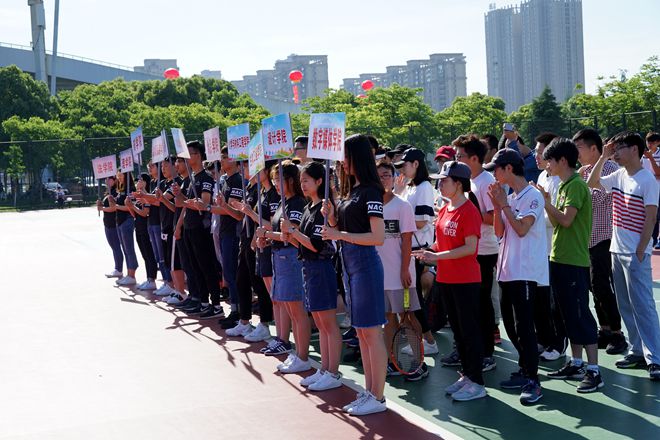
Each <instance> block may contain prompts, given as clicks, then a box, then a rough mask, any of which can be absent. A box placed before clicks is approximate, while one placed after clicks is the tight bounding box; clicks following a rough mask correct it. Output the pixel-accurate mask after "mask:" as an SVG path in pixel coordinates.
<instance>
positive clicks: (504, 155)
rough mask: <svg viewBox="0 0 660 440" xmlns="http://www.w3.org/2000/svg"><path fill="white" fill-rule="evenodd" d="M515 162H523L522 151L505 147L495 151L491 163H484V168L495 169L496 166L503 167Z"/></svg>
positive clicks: (487, 169)
mask: <svg viewBox="0 0 660 440" xmlns="http://www.w3.org/2000/svg"><path fill="white" fill-rule="evenodd" d="M515 164H521V165H522V164H523V158H522V156H521V155H520V153H518V152H517V151H516V150H514V149H511V148H503V149H501V150H499V151H498V152H497V153H495V156H493V159H491V161H490V163H487V164H486V165H484V170H486V171H493V170H494V169H495V167H498V166H500V167H503V166H506V165H515Z"/></svg>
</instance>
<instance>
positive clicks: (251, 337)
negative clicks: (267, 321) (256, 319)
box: [245, 322, 270, 342]
mask: <svg viewBox="0 0 660 440" xmlns="http://www.w3.org/2000/svg"><path fill="white" fill-rule="evenodd" d="M268 338H270V329H269V328H268V326H267V325H264V324H262V323H261V322H260V323H259V324H257V326H256V327H255V328H254V330H252V331H251V332H250V334H248V335H245V340H246V341H248V342H260V341H265V340H266V339H268Z"/></svg>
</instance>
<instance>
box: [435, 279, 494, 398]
mask: <svg viewBox="0 0 660 440" xmlns="http://www.w3.org/2000/svg"><path fill="white" fill-rule="evenodd" d="M438 288H439V289H440V295H442V299H443V300H444V302H445V308H446V309H447V315H448V316H449V324H450V325H451V329H452V331H453V332H454V342H455V343H456V350H458V354H459V355H460V357H461V367H462V368H463V374H465V375H466V376H467V377H468V378H469V379H470V380H471V381H472V382H474V383H478V384H479V385H483V384H484V379H483V374H482V371H481V369H482V368H483V360H484V351H483V343H482V341H481V340H482V337H481V328H480V324H479V316H480V311H479V308H480V302H481V301H480V300H479V288H480V284H479V283H466V284H447V283H438ZM491 330H492V329H491ZM491 337H492V335H491Z"/></svg>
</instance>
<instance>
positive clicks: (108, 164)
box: [92, 154, 117, 180]
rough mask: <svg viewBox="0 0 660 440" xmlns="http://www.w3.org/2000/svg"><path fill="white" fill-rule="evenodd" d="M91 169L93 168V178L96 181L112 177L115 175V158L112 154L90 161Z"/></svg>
mask: <svg viewBox="0 0 660 440" xmlns="http://www.w3.org/2000/svg"><path fill="white" fill-rule="evenodd" d="M92 167H93V168H94V178H95V179H96V180H100V179H105V178H106V177H114V176H116V175H117V157H116V156H115V155H114V154H112V155H110V156H104V157H97V158H96V159H92Z"/></svg>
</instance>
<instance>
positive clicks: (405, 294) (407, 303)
mask: <svg viewBox="0 0 660 440" xmlns="http://www.w3.org/2000/svg"><path fill="white" fill-rule="evenodd" d="M409 308H410V289H408V288H407V287H406V288H405V289H403V309H404V310H408V309H409Z"/></svg>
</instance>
